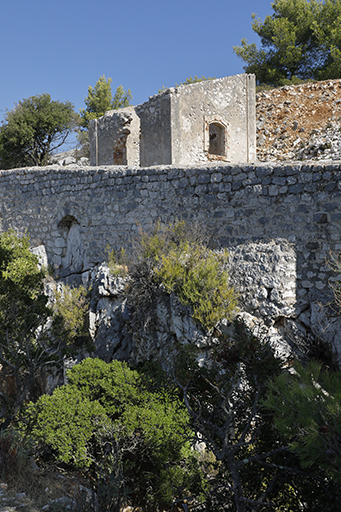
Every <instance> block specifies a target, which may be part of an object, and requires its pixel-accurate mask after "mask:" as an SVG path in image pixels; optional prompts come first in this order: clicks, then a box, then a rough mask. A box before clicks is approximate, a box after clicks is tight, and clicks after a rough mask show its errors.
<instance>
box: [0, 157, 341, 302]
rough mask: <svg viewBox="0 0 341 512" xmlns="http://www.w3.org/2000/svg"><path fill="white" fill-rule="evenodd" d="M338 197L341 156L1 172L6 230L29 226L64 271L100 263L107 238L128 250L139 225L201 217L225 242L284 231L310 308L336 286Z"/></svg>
mask: <svg viewBox="0 0 341 512" xmlns="http://www.w3.org/2000/svg"><path fill="white" fill-rule="evenodd" d="M340 198H341V163H340V162H338V163H333V164H322V163H319V164H317V163H309V164H305V165H301V164H292V165H279V164H259V165H247V164H245V165H234V166H233V165H226V164H225V165H223V164H220V165H213V164H210V165H204V166H201V167H199V166H198V167H179V166H164V167H158V168H147V169H140V168H120V167H107V168H84V169H83V170H72V169H65V168H60V167H58V168H57V167H50V168H47V169H41V168H32V169H21V170H12V171H2V172H0V204H1V212H0V229H1V230H5V229H7V228H9V227H12V228H15V229H17V230H19V231H20V232H23V231H24V230H25V229H26V228H27V230H28V232H29V234H30V235H31V239H32V245H34V246H37V245H40V244H44V245H45V247H46V250H47V253H48V258H49V263H50V264H51V265H53V266H54V267H55V268H56V269H57V270H58V272H59V273H60V274H63V273H64V274H67V273H71V272H80V271H82V270H84V269H85V268H87V267H88V266H89V265H90V264H94V263H98V262H101V261H102V259H104V255H105V251H106V247H107V244H109V245H110V246H112V247H113V248H114V249H119V248H120V247H121V246H124V247H129V246H130V245H131V242H132V241H133V240H134V239H135V238H137V237H138V232H139V226H143V227H144V228H146V227H148V226H150V225H151V223H153V222H154V221H156V220H158V219H161V221H163V222H170V221H174V220H175V219H179V218H184V219H188V220H191V221H195V222H199V223H202V225H203V226H205V227H207V228H208V229H209V230H212V231H213V232H214V233H215V235H214V238H215V240H216V241H217V244H218V246H219V245H220V246H225V247H233V246H235V247H236V246H238V245H241V244H245V243H247V242H250V241H258V242H259V241H261V240H267V239H277V238H282V239H285V240H286V241H288V242H290V243H292V247H293V249H294V251H295V254H296V279H297V281H296V282H297V290H296V301H297V302H296V305H297V307H302V309H303V308H304V304H306V303H307V302H309V301H311V300H315V299H316V298H319V297H322V296H323V294H324V293H328V292H329V287H328V276H329V275H330V273H329V269H328V267H327V265H326V258H328V255H329V251H333V252H340V251H341V233H340V231H341V200H340ZM244 252H245V251H244ZM234 254H236V252H235V251H234ZM290 258H291V257H290ZM246 259H247V258H246ZM252 261H253V260H252ZM252 261H251V260H250V265H253V263H252ZM261 264H262V262H261V261H259V262H258V263H257V265H260V266H261ZM290 265H291V263H290ZM274 269H275V267H274ZM274 271H275V270H274ZM279 271H281V272H282V270H280V269H279ZM245 285H247V283H245ZM264 287H265V288H267V293H271V290H270V288H271V286H270V285H269V286H265V285H264ZM290 293H291V294H292V290H290Z"/></svg>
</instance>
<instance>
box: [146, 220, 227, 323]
mask: <svg viewBox="0 0 341 512" xmlns="http://www.w3.org/2000/svg"><path fill="white" fill-rule="evenodd" d="M141 245H142V249H143V251H142V259H147V260H151V265H152V267H153V276H154V279H156V280H157V281H159V282H161V283H162V284H163V286H164V289H165V290H166V292H167V293H172V292H174V293H175V294H176V295H177V296H178V298H179V299H180V301H181V303H182V304H185V305H190V306H191V307H192V308H193V318H195V319H196V320H197V321H198V322H199V323H201V324H202V325H203V326H204V327H205V328H206V329H211V328H212V327H214V326H215V325H216V324H217V322H218V321H219V320H221V319H222V318H231V316H232V315H233V312H234V311H235V309H236V306H237V296H236V293H235V292H234V290H233V288H232V287H231V286H230V285H229V283H228V277H229V276H228V271H227V270H226V263H227V260H228V252H227V251H226V250H224V251H222V252H214V251H212V250H210V249H208V247H207V246H206V245H205V244H204V243H203V242H202V241H201V240H198V239H195V238H193V234H190V232H189V229H188V227H187V226H186V225H185V223H184V222H176V223H175V224H172V225H169V226H167V227H165V228H162V226H161V225H160V224H158V225H157V226H156V228H155V230H154V232H153V233H151V234H147V233H142V237H141Z"/></svg>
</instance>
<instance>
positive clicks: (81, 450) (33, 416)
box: [26, 358, 202, 510]
mask: <svg viewBox="0 0 341 512" xmlns="http://www.w3.org/2000/svg"><path fill="white" fill-rule="evenodd" d="M68 378H69V382H68V384H67V385H66V386H63V387H61V388H58V389H57V390H55V391H54V393H53V394H52V395H51V396H43V397H41V398H40V399H39V400H38V402H37V403H36V404H30V406H29V408H28V413H27V418H26V420H29V421H28V422H29V429H30V431H31V435H32V436H33V437H34V438H35V439H36V440H38V441H39V442H40V445H41V446H42V447H43V446H45V447H49V449H50V450H52V453H53V454H54V456H55V458H56V459H57V460H58V461H60V462H65V463H68V464H72V465H73V466H74V467H77V468H89V471H90V472H91V473H92V474H93V475H94V476H96V478H97V479H98V478H99V476H100V475H106V477H105V478H106V480H107V481H109V480H110V481H111V486H112V485H114V487H115V489H113V488H112V487H110V489H111V490H110V489H109V488H108V489H107V490H106V491H105V492H106V493H107V492H109V491H110V493H109V494H110V495H112V496H114V495H115V496H116V495H117V496H120V497H121V498H122V496H123V494H122V493H125V492H126V491H127V489H129V488H130V489H132V492H131V494H130V499H131V500H132V501H133V502H135V503H136V504H138V505H140V506H145V507H146V510H149V509H148V507H149V506H150V507H151V506H152V505H153V506H156V504H157V503H158V504H159V505H160V506H161V505H162V506H165V507H166V506H167V507H169V506H170V505H171V503H172V500H173V499H174V498H175V497H176V496H178V494H179V493H180V492H181V490H182V489H185V488H186V486H187V485H196V486H198V482H201V481H202V475H201V474H200V471H199V468H198V465H197V463H196V457H195V455H194V454H193V453H192V452H191V451H190V450H189V445H188V444H187V442H186V439H187V438H189V437H190V425H189V417H188V414H187V411H186V409H185V407H184V405H183V404H182V403H181V402H180V400H179V399H178V398H177V396H176V395H174V393H171V392H170V391H169V390H168V389H167V388H166V387H164V386H163V387H160V386H159V385H157V383H155V382H154V384H153V389H151V388H150V387H149V386H151V384H152V383H151V381H150V379H147V380H146V379H141V377H140V375H139V374H138V372H137V371H134V370H131V369H130V368H129V367H128V365H127V364H126V363H122V362H119V361H112V362H111V363H109V364H108V363H105V362H104V361H102V360H100V359H91V358H87V359H85V360H84V361H83V362H82V363H80V364H79V365H75V366H74V367H73V368H72V369H71V370H70V372H69V374H68ZM147 383H148V387H147ZM195 475H196V477H195V478H194V476H195ZM196 480H197V481H198V482H196ZM102 483H103V482H102ZM115 493H116V494H115ZM106 496H107V498H106V499H108V494H106ZM115 499H116V498H115ZM117 499H118V498H117Z"/></svg>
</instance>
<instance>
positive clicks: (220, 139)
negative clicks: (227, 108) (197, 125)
mask: <svg viewBox="0 0 341 512" xmlns="http://www.w3.org/2000/svg"><path fill="white" fill-rule="evenodd" d="M230 137H231V136H230V124H229V123H228V122H226V120H225V119H223V118H222V117H221V116H218V115H216V114H212V115H206V116H205V117H204V151H205V153H206V155H207V159H208V160H209V161H212V160H221V161H224V162H228V161H229V159H230Z"/></svg>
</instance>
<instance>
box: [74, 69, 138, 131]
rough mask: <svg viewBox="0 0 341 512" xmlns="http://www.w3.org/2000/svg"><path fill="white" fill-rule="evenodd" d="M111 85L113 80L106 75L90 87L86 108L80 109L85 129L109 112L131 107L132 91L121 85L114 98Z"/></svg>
mask: <svg viewBox="0 0 341 512" xmlns="http://www.w3.org/2000/svg"><path fill="white" fill-rule="evenodd" d="M111 83H112V79H111V78H105V75H103V76H100V77H99V79H98V80H97V82H96V85H95V87H91V85H90V86H89V88H88V95H87V97H86V98H85V100H84V103H85V105H86V108H85V109H84V108H82V109H80V116H81V123H80V124H81V127H82V128H83V129H87V128H88V126H89V122H90V121H91V119H98V118H99V117H101V116H103V115H104V114H105V113H106V112H107V111H108V110H115V109H119V108H122V107H128V106H129V105H131V101H132V99H133V97H132V95H131V91H130V89H128V91H125V90H124V88H123V86H122V85H120V86H118V88H117V89H116V93H115V95H114V97H112V91H111Z"/></svg>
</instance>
